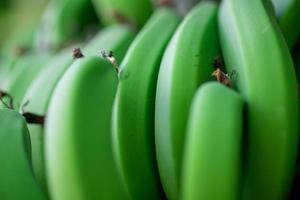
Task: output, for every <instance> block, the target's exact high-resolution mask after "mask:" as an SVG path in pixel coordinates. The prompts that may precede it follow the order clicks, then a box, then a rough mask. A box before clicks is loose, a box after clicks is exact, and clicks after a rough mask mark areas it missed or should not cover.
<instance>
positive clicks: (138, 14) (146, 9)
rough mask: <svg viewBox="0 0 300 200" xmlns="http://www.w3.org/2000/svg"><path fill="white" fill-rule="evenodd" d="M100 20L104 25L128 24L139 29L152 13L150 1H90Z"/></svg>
mask: <svg viewBox="0 0 300 200" xmlns="http://www.w3.org/2000/svg"><path fill="white" fill-rule="evenodd" d="M92 2H93V3H94V6H95V9H96V10H97V12H98V14H99V16H100V18H101V19H102V20H103V21H104V22H105V23H106V24H111V23H115V22H119V23H128V24H129V25H133V26H138V27H141V26H143V25H144V23H145V22H146V21H147V19H148V18H149V17H150V15H151V13H152V7H151V2H150V0H126V1H124V0H92Z"/></svg>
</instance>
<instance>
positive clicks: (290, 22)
mask: <svg viewBox="0 0 300 200" xmlns="http://www.w3.org/2000/svg"><path fill="white" fill-rule="evenodd" d="M299 19H300V1H299V0H294V1H293V2H292V3H291V4H290V5H289V7H288V8H287V10H286V12H285V13H284V14H283V15H282V16H281V18H280V19H279V26H280V29H281V30H282V33H283V35H284V37H285V39H286V42H287V44H288V46H289V48H290V49H291V50H292V49H293V48H294V47H295V45H296V43H297V42H298V40H299V39H300V26H299Z"/></svg>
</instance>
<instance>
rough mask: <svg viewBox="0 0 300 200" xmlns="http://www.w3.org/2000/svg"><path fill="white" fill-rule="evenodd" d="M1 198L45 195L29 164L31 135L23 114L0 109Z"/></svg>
mask: <svg viewBox="0 0 300 200" xmlns="http://www.w3.org/2000/svg"><path fill="white" fill-rule="evenodd" d="M0 143H1V144H0V163H1V167H0V177H1V178H0V196H1V199H7V200H13V199H16V200H17V199H31V200H42V199H46V198H45V196H44V194H43V193H42V191H41V189H40V188H39V186H38V184H37V183H36V182H35V180H34V178H33V175H32V171H31V166H30V138H29V133H28V129H27V127H26V123H25V120H24V118H23V117H22V116H21V115H20V114H19V113H17V112H16V111H13V110H8V109H2V110H0Z"/></svg>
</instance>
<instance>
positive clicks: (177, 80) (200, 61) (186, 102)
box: [155, 2, 220, 200]
mask: <svg viewBox="0 0 300 200" xmlns="http://www.w3.org/2000/svg"><path fill="white" fill-rule="evenodd" d="M219 54H220V47H219V39H218V24H217V5H216V4H215V3H212V2H203V3H199V4H198V5H197V6H196V7H195V8H194V9H193V10H192V11H191V12H190V13H189V14H188V15H187V16H186V18H185V19H184V20H183V22H182V23H181V24H180V26H179V27H178V29H177V30H176V33H175V34H174V36H173V38H172V39H171V41H170V43H169V45H168V48H167V49H166V51H165V53H164V56H163V59H162V63H161V66H160V71H159V76H158V83H157V91H156V106H155V143H156V154H157V160H158V167H159V173H160V177H161V180H162V183H163V186H164V190H165V191H166V194H167V196H168V198H169V199H172V200H174V199H178V198H179V190H180V182H181V181H180V172H181V164H182V153H183V144H184V140H185V130H186V123H187V117H188V113H189V108H190V105H191V101H192V98H193V96H194V93H195V91H196V90H197V88H198V87H199V85H201V84H202V83H203V82H205V81H208V80H210V79H211V73H212V72H213V61H214V58H215V57H216V56H218V55H219Z"/></svg>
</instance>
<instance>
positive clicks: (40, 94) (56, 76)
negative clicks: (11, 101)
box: [20, 26, 133, 189]
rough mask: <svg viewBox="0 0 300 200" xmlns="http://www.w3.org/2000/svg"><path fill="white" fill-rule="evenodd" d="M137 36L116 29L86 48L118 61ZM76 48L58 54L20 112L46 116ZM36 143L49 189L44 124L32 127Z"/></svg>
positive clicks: (38, 166) (40, 173)
mask: <svg viewBox="0 0 300 200" xmlns="http://www.w3.org/2000/svg"><path fill="white" fill-rule="evenodd" d="M132 39H133V33H132V32H131V31H130V30H129V29H128V28H126V27H124V26H113V27H109V28H107V29H104V30H103V31H100V32H99V34H97V35H96V36H95V37H94V39H92V41H91V42H90V43H88V44H87V46H86V47H85V48H84V49H85V50H86V52H87V53H90V54H96V53H97V51H98V50H101V49H107V50H112V51H113V52H114V54H115V56H116V58H117V59H119V60H122V58H123V56H124V54H125V52H126V50H127V47H128V46H129V44H130V42H131V40H132ZM72 49H73V47H69V48H66V49H64V50H62V51H61V52H60V53H58V54H57V55H55V56H54V57H53V58H52V59H51V61H50V62H49V63H48V64H47V65H46V66H45V69H43V71H42V72H41V73H40V74H39V76H38V77H37V78H36V79H35V80H34V81H33V83H32V84H31V86H30V88H29V90H28V92H27V93H26V95H25V97H24V99H23V102H22V106H21V108H22V109H21V110H20V112H29V113H34V114H36V115H39V116H45V115H46V113H47V110H48V106H49V101H50V98H51V96H52V93H53V91H54V89H55V87H56V85H57V83H58V81H59V80H60V78H61V77H62V75H63V74H64V73H65V71H66V70H67V69H68V68H69V66H70V65H71V64H72ZM28 128H29V131H30V136H31V141H32V162H33V169H34V172H35V175H36V177H37V179H38V180H39V183H40V184H41V185H42V186H43V187H44V189H46V188H47V187H46V177H45V166H44V162H45V161H44V134H43V126H42V125H41V124H29V125H28Z"/></svg>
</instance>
